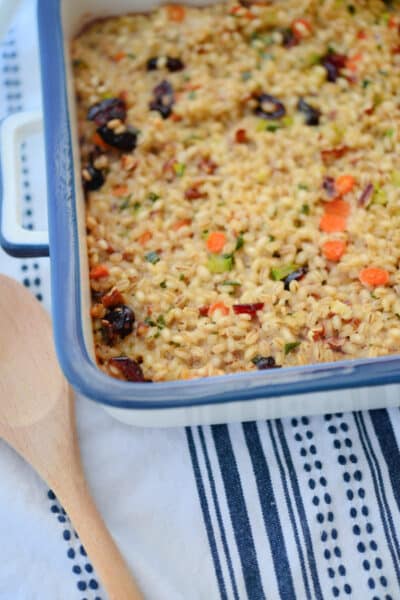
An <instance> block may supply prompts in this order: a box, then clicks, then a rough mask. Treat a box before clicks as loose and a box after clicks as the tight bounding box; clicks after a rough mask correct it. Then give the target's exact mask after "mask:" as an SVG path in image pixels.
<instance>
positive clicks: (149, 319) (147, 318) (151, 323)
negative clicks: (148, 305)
mask: <svg viewBox="0 0 400 600" xmlns="http://www.w3.org/2000/svg"><path fill="white" fill-rule="evenodd" d="M144 322H145V323H146V325H148V326H149V327H155V326H156V324H155V323H154V321H153V320H152V319H151V318H150V317H146V318H145V320H144Z"/></svg>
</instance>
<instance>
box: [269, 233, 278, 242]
mask: <svg viewBox="0 0 400 600" xmlns="http://www.w3.org/2000/svg"><path fill="white" fill-rule="evenodd" d="M275 240H276V237H275V236H274V235H271V234H270V235H269V236H268V241H269V242H274V241H275Z"/></svg>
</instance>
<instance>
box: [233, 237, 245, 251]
mask: <svg viewBox="0 0 400 600" xmlns="http://www.w3.org/2000/svg"><path fill="white" fill-rule="evenodd" d="M243 246H244V238H243V234H242V233H240V234H239V235H238V237H237V239H236V246H235V252H236V251H237V250H240V248H243Z"/></svg>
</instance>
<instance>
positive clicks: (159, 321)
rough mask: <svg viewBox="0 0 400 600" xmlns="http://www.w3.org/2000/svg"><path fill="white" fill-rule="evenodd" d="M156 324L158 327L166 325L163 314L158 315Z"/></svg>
mask: <svg viewBox="0 0 400 600" xmlns="http://www.w3.org/2000/svg"><path fill="white" fill-rule="evenodd" d="M156 325H157V327H158V329H164V327H165V325H166V323H165V319H164V315H160V316H159V317H158V319H157V322H156Z"/></svg>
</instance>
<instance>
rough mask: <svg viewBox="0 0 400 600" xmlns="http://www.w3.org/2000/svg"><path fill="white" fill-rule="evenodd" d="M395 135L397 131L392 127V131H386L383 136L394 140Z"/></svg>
mask: <svg viewBox="0 0 400 600" xmlns="http://www.w3.org/2000/svg"><path fill="white" fill-rule="evenodd" d="M395 133H396V132H395V130H394V129H393V128H392V127H391V128H390V129H386V131H385V132H384V133H383V135H384V136H385V137H389V138H392V137H393V136H394V134H395Z"/></svg>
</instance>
